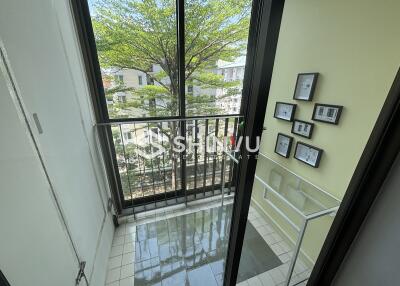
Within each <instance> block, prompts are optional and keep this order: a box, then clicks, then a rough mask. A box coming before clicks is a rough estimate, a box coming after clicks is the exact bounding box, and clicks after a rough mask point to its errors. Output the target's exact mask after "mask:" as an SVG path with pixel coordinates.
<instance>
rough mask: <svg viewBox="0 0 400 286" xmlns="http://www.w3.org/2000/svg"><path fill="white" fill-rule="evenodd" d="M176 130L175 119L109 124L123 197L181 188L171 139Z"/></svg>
mask: <svg viewBox="0 0 400 286" xmlns="http://www.w3.org/2000/svg"><path fill="white" fill-rule="evenodd" d="M178 132H179V122H176V121H170V122H160V123H135V124H131V123H127V124H121V125H118V126H116V127H113V128H112V133H113V138H114V146H115V151H116V157H117V162H118V169H119V174H120V177H121V183H122V188H123V196H124V199H125V200H127V201H129V200H132V199H133V200H135V199H138V198H148V197H152V196H154V195H167V193H171V192H176V191H177V190H179V189H181V176H180V172H181V165H180V164H181V163H180V159H179V155H178V154H177V152H175V150H174V149H173V147H174V142H173V141H172V138H174V134H177V133H178ZM161 197H162V196H161Z"/></svg>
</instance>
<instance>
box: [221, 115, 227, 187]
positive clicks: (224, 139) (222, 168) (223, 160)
mask: <svg viewBox="0 0 400 286" xmlns="http://www.w3.org/2000/svg"><path fill="white" fill-rule="evenodd" d="M228 126H229V118H225V127H224V138H223V141H222V144H223V146H222V152H221V153H222V163H223V165H222V164H221V186H222V192H225V191H224V190H225V158H226V157H225V155H224V154H225V153H224V148H225V146H227V145H228V144H226V145H225V142H226V140H228V138H227V136H228ZM222 178H223V180H222Z"/></svg>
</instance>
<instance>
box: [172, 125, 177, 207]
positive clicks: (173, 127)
mask: <svg viewBox="0 0 400 286" xmlns="http://www.w3.org/2000/svg"><path fill="white" fill-rule="evenodd" d="M172 130H173V134H176V133H175V132H176V131H177V126H176V121H173V122H172ZM173 147H174V146H173V144H171V150H172V151H171V154H172V161H173V162H174V168H173V170H171V173H172V172H174V189H175V203H178V190H177V187H176V186H177V185H178V180H177V177H176V176H177V175H176V171H177V164H178V161H177V159H176V156H175V153H174V151H173Z"/></svg>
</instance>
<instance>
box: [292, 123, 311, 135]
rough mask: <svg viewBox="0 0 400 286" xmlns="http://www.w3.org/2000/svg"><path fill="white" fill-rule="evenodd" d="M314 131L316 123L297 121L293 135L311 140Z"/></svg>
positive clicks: (293, 126)
mask: <svg viewBox="0 0 400 286" xmlns="http://www.w3.org/2000/svg"><path fill="white" fill-rule="evenodd" d="M313 130H314V123H311V122H306V121H302V120H297V119H295V120H294V121H293V125H292V133H293V134H296V135H299V136H303V137H305V138H308V139H310V138H311V136H312V133H313Z"/></svg>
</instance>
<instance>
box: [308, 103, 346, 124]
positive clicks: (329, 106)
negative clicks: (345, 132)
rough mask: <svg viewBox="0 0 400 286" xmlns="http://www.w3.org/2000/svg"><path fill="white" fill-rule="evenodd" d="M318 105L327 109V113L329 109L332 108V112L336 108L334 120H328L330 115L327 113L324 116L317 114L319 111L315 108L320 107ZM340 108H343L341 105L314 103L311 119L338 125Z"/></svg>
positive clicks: (340, 113)
mask: <svg viewBox="0 0 400 286" xmlns="http://www.w3.org/2000/svg"><path fill="white" fill-rule="evenodd" d="M320 107H322V108H326V109H328V112H327V113H329V112H330V110H333V112H334V110H336V116H335V118H334V120H328V118H331V117H332V116H330V115H329V114H327V115H326V116H323V115H320V114H319V111H318V113H317V109H318V108H320ZM342 110H343V106H342V105H333V104H322V103H316V104H315V105H314V110H313V114H312V117H311V119H312V120H314V121H319V122H324V123H329V124H333V125H338V124H339V119H340V116H341V115H342ZM333 115H334V114H333ZM321 116H323V117H325V118H323V117H321ZM318 117H319V118H318Z"/></svg>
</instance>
